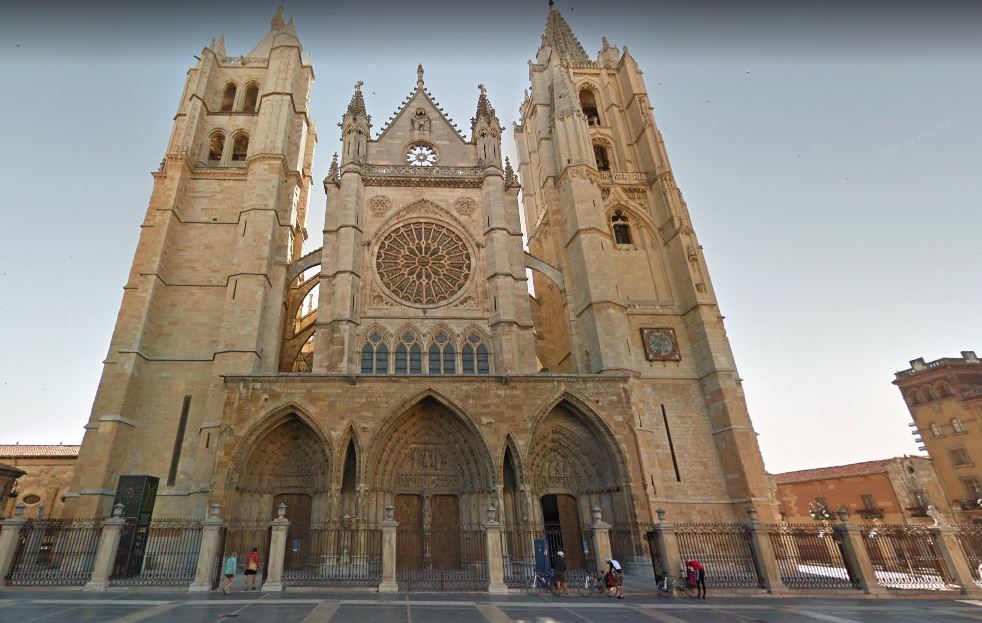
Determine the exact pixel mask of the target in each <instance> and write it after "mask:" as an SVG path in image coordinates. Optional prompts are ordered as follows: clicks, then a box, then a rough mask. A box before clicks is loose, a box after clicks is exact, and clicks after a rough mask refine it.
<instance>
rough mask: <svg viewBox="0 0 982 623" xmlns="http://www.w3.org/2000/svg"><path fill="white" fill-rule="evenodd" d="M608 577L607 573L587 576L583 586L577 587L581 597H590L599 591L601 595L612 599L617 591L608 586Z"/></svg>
mask: <svg viewBox="0 0 982 623" xmlns="http://www.w3.org/2000/svg"><path fill="white" fill-rule="evenodd" d="M606 576H607V574H606V573H598V574H597V575H590V574H589V573H588V574H586V576H584V578H583V584H582V585H580V586H577V587H576V588H577V590H578V591H579V593H580V596H582V597H589V596H590V594H592V593H593V592H594V591H597V592H599V593H600V594H601V595H604V596H606V597H611V596H612V595H613V594H614V593H615V592H617V591H615V590H614V588H613V587H611V586H607V577H606Z"/></svg>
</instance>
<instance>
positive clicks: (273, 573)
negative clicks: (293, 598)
mask: <svg viewBox="0 0 982 623" xmlns="http://www.w3.org/2000/svg"><path fill="white" fill-rule="evenodd" d="M270 528H271V529H272V532H271V534H270V537H269V561H268V562H267V564H266V574H267V575H266V577H265V578H263V592H264V593H275V592H279V591H282V590H283V559H284V558H286V546H287V542H286V538H287V533H288V532H289V530H290V520H289V519H287V518H286V504H284V503H283V502H280V505H279V506H277V507H276V519H274V520H273V521H271V522H270Z"/></svg>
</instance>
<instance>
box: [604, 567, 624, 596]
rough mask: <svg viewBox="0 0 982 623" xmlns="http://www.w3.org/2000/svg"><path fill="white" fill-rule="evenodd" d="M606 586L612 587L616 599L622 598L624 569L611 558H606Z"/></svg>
mask: <svg viewBox="0 0 982 623" xmlns="http://www.w3.org/2000/svg"><path fill="white" fill-rule="evenodd" d="M607 586H609V587H610V588H613V589H614V592H615V593H617V598H618V599H624V570H623V569H621V563H619V562H617V561H616V560H614V559H613V558H608V559H607Z"/></svg>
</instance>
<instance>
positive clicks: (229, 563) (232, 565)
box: [222, 552, 239, 595]
mask: <svg viewBox="0 0 982 623" xmlns="http://www.w3.org/2000/svg"><path fill="white" fill-rule="evenodd" d="M238 565H239V561H238V559H236V557H235V552H232V553H231V554H230V555H229V557H228V558H226V559H225V568H224V569H223V570H222V571H223V572H224V573H225V594H226V595H228V594H229V593H231V592H232V578H234V577H235V569H236V567H237V566H238Z"/></svg>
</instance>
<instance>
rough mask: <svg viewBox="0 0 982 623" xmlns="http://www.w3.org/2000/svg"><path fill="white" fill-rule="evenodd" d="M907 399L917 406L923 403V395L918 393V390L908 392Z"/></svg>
mask: <svg viewBox="0 0 982 623" xmlns="http://www.w3.org/2000/svg"><path fill="white" fill-rule="evenodd" d="M907 399H908V400H910V404H912V405H916V404H919V403H920V402H921V395H920V394H918V393H917V390H916V389H912V390H910V391H909V392H907Z"/></svg>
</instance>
